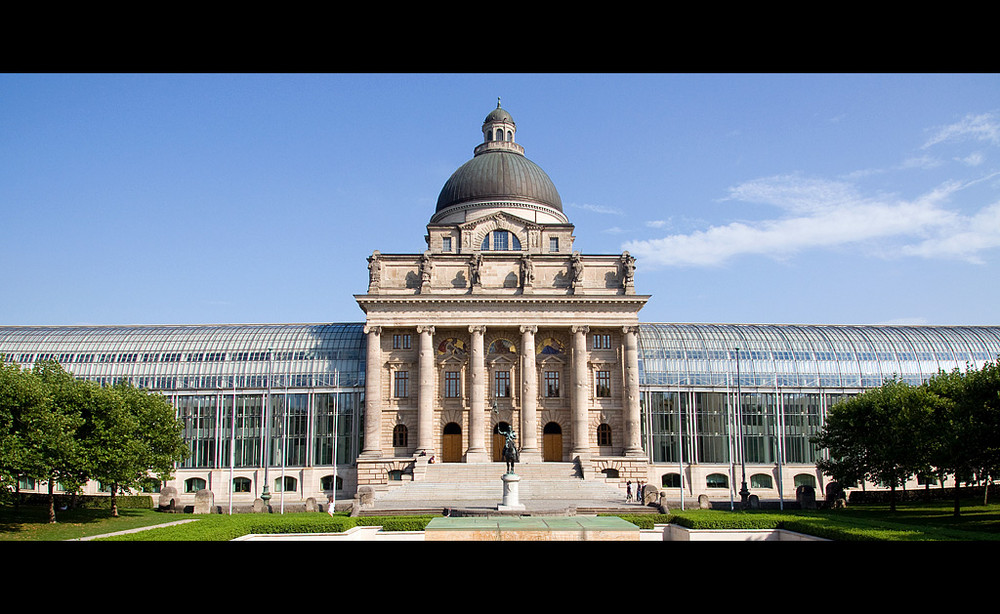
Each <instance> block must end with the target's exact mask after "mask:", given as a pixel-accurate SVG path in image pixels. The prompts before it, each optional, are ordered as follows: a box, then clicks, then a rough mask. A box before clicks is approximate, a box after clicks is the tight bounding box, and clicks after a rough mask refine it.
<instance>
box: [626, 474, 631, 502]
mask: <svg viewBox="0 0 1000 614" xmlns="http://www.w3.org/2000/svg"><path fill="white" fill-rule="evenodd" d="M631 501H632V480H629V481H628V482H625V503H630V502H631Z"/></svg>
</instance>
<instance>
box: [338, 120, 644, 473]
mask: <svg viewBox="0 0 1000 614" xmlns="http://www.w3.org/2000/svg"><path fill="white" fill-rule="evenodd" d="M498 111H499V113H498V112H496V111H495V112H494V113H491V114H490V116H488V117H487V120H486V122H484V127H483V133H484V135H485V141H484V142H483V143H482V144H480V145H479V146H478V147H477V148H476V150H475V152H476V155H477V156H479V155H486V156H488V155H491V154H496V155H508V156H509V155H516V156H520V155H522V154H521V152H522V151H523V149H522V148H520V146H519V145H516V143H513V136H514V128H513V126H514V124H513V120H511V119H510V116H509V115H508V114H506V112H505V111H502V109H499V107H498ZM501 129H502V130H501ZM501 132H502V133H503V134H504V135H505V140H503V141H494V140H492V139H493V137H494V135H499V134H500V133H501ZM515 160H516V161H517V164H509V163H508V164H507V165H506V166H504V168H506V167H508V166H509V167H513V168H521V167H524V168H526V169H528V171H530V172H531V173H534V174H535V175H538V173H540V172H541V171H540V170H537V171H536V170H535V168H536V167H534V166H533V165H532V164H531V163H530V162H529V161H522V160H520V159H519V158H515ZM518 165H520V166H518ZM479 166H482V167H484V168H492V167H489V166H488V165H486V164H485V163H484V164H480V165H479ZM463 169H466V167H463V168H461V169H459V171H456V175H454V176H453V178H452V180H450V182H449V185H451V184H453V183H454V184H460V185H461V186H462V188H463V190H464V191H462V192H461V198H460V199H459V200H457V201H456V199H455V198H453V191H454V193H459V190H457V188H456V189H454V190H453V189H452V188H449V187H448V185H446V187H445V189H444V190H443V191H442V197H441V198H440V199H439V209H438V211H436V212H435V214H434V215H433V216H432V219H431V222H430V223H429V224H428V225H427V234H426V235H425V239H426V241H427V247H428V248H427V250H426V251H425V252H423V253H421V254H394V253H382V252H380V251H376V252H374V253H373V254H372V255H371V257H370V258H369V259H368V270H369V286H368V291H367V293H366V294H362V295H356V296H355V298H356V300H357V301H358V304H359V306H360V307H361V309H362V310H363V311H364V312H365V314H366V328H365V331H366V334H367V335H368V350H367V352H368V354H367V376H366V377H367V379H366V382H367V383H366V390H365V398H366V402H365V425H364V427H365V445H364V449H363V450H362V453H361V455H360V457H359V459H358V484H359V485H362V484H368V485H379V484H385V483H386V481H387V480H388V479H390V474H391V472H396V473H395V476H394V477H395V478H397V479H399V478H400V477H401V474H405V473H406V472H407V471H410V472H411V474H412V467H413V466H414V464H413V461H414V459H417V458H423V457H431V458H434V459H435V461H436V462H464V463H483V462H495V461H499V460H500V457H499V441H500V439H502V437H501V436H499V435H498V434H497V432H498V430H499V429H506V428H507V427H508V426H513V428H514V429H515V431H516V433H517V436H518V438H519V439H518V442H519V446H520V448H521V462H545V461H578V462H580V463H581V467H582V470H583V472H584V474H585V476H586V475H587V474H588V473H599V472H600V471H602V470H603V469H616V470H618V471H619V472H620V473H621V475H622V476H623V477H625V476H629V477H631V476H633V474H634V476H635V477H639V476H642V477H643V478H644V477H645V468H646V460H645V456H644V454H643V451H642V448H641V442H640V424H639V422H640V414H639V377H638V348H637V333H638V322H639V319H638V318H639V316H638V313H639V310H640V309H641V308H642V306H643V305H644V304H645V303H646V301H647V300H648V299H649V297H648V296H643V295H637V294H636V293H635V288H634V284H633V273H634V270H635V259H634V258H632V257H631V256H630V255H629V254H628V253H627V252H626V253H623V254H614V255H589V254H581V253H579V252H577V251H574V249H573V242H574V239H575V238H574V236H573V225H572V224H570V223H569V221H568V219H566V217H565V215H563V213H562V211H561V203H559V202H558V195H557V194H556V193H555V190H554V187H553V186H551V185H550V184H547V183H546V181H547V177H542V179H536V180H535V181H536V183H537V184H538V185H535V186H534V187H533V188H532V189H526V190H512V191H511V193H504V194H487V193H485V192H487V191H488V189H487V188H486V187H482V189H481V191H482V192H484V193H482V194H480V193H478V192H477V189H479V188H480V186H487V185H489V186H493V185H495V184H497V183H500V184H503V185H508V184H509V185H521V184H524V183H525V182H524V181H520V182H518V181H515V180H514V179H515V178H508V177H501V178H499V179H498V178H497V177H494V176H492V175H490V176H487V177H485V178H483V177H482V176H480V175H473V176H472V177H466V176H459V174H460V173H463V172H465V173H467V174H469V173H472V172H473V171H468V170H463ZM475 172H476V173H482V171H480V170H476V171H475ZM477 182H478V183H477ZM489 189H493V188H492V187H490V188H489ZM533 190H534V191H533ZM446 192H447V196H448V197H449V198H451V200H446V199H445V193H446ZM535 195H540V196H538V197H537V198H536V196H535ZM596 459H601V460H600V461H599V462H596V464H595V460H596ZM605 459H606V460H605ZM611 459H614V460H613V461H612V460H611Z"/></svg>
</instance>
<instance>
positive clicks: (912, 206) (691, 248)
mask: <svg viewBox="0 0 1000 614" xmlns="http://www.w3.org/2000/svg"><path fill="white" fill-rule="evenodd" d="M963 187H965V185H963V184H960V183H958V182H948V183H944V184H941V185H940V186H938V187H936V188H935V189H933V190H931V191H930V192H928V193H926V194H924V195H922V196H920V197H919V198H916V199H913V200H901V199H894V198H891V197H878V198H875V197H865V196H862V195H860V194H859V193H858V192H857V190H856V189H855V187H854V186H853V185H851V184H848V183H845V182H838V181H830V180H823V179H819V180H815V179H805V178H802V177H799V176H793V175H789V176H780V177H772V178H765V179H758V180H755V181H750V182H747V183H744V184H742V185H739V186H736V187H734V188H733V189H731V190H730V197H731V198H733V199H736V200H740V201H747V202H756V203H763V204H768V205H772V206H775V207H778V208H780V209H782V210H783V211H784V212H785V214H786V215H785V216H784V217H778V218H775V219H768V220H763V221H755V222H746V221H742V222H732V223H729V224H724V225H717V226H712V227H709V228H708V229H706V230H699V231H696V232H692V233H689V234H674V235H670V236H667V237H664V238H661V239H652V240H648V241H629V242H626V243H625V244H624V245H623V246H622V249H625V250H628V251H629V252H631V253H632V254H633V255H635V256H636V257H637V258H640V259H641V261H642V262H643V263H644V264H645V265H647V266H650V267H653V268H655V267H662V266H715V265H721V264H724V263H725V262H727V261H729V260H731V259H732V258H735V257H738V256H741V255H762V256H768V257H774V258H783V257H787V256H789V255H791V254H794V253H797V252H801V251H804V250H810V249H824V248H835V247H840V246H845V245H870V246H871V247H872V251H875V250H876V249H877V250H878V251H880V252H882V253H883V254H888V255H897V256H898V255H909V256H922V257H951V258H962V259H965V260H969V261H976V257H977V254H978V253H979V252H980V251H982V250H984V249H991V248H993V247H997V246H1000V207H998V206H996V205H995V206H992V207H987V208H986V209H983V210H982V211H981V212H980V213H979V214H976V215H975V216H972V217H965V216H962V215H960V214H958V213H956V212H954V211H952V210H949V209H947V208H946V207H945V206H944V205H945V204H946V203H947V202H948V200H949V198H950V197H951V195H953V194H954V193H955V192H956V191H958V190H960V189H962V188H963ZM912 241H917V243H910V242H912ZM900 243H902V245H900Z"/></svg>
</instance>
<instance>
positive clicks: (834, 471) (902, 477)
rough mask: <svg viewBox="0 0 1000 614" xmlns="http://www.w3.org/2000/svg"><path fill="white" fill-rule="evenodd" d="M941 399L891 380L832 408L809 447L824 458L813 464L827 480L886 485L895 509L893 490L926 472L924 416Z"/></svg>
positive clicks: (928, 433) (927, 437)
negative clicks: (825, 455) (824, 452)
mask: <svg viewBox="0 0 1000 614" xmlns="http://www.w3.org/2000/svg"><path fill="white" fill-rule="evenodd" d="M939 403H941V399H940V398H938V397H937V396H936V395H934V394H932V393H931V392H930V391H929V390H927V389H925V388H923V387H915V386H911V385H909V384H907V383H906V382H903V381H900V380H897V379H891V380H889V381H887V382H885V383H884V384H883V385H882V386H881V387H879V388H873V389H871V390H867V391H865V392H863V393H862V394H860V395H858V396H856V397H852V398H850V399H848V400H846V401H842V402H840V403H838V404H836V405H834V406H833V407H832V408H831V409H830V412H829V414H828V415H827V419H826V422H825V424H824V425H823V428H822V429H821V430H820V432H819V434H818V435H817V436H816V437H814V438H812V441H813V443H814V444H816V445H817V446H819V447H821V448H826V449H827V450H828V452H829V458H828V459H824V460H820V461H819V462H817V466H818V467H819V468H820V469H821V470H822V471H824V472H825V473H827V474H828V475H830V476H831V477H833V479H835V480H837V481H839V482H842V483H845V484H852V483H855V482H857V481H860V480H862V479H868V480H869V481H871V482H875V483H879V484H883V485H886V486H888V487H889V490H890V497H889V509H890V510H892V511H895V510H896V489H897V488H898V487H900V486H902V485H903V484H904V483H905V482H906V480H907V479H908V478H910V477H911V476H913V475H914V474H917V473H920V472H926V471H928V470H929V468H930V460H929V459H930V456H929V446H930V444H929V441H930V439H931V435H932V432H931V428H930V427H931V422H930V416H931V412H932V409H933V408H934V407H935V406H936V405H937V404H939Z"/></svg>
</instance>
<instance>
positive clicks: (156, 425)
mask: <svg viewBox="0 0 1000 614" xmlns="http://www.w3.org/2000/svg"><path fill="white" fill-rule="evenodd" d="M186 452H187V449H186V446H185V445H184V439H183V437H182V430H181V424H180V422H179V421H178V420H177V419H176V417H175V415H174V409H173V407H171V405H170V404H169V403H168V402H167V401H166V400H165V399H164V398H163V397H162V396H160V395H158V394H153V393H149V392H146V391H143V390H139V389H137V388H134V387H132V386H130V385H128V384H120V385H118V386H115V387H104V386H100V385H98V384H96V383H94V382H88V381H83V380H77V379H75V378H74V377H73V376H72V374H70V373H67V372H66V371H64V370H63V369H62V367H60V366H59V364H58V363H55V362H39V363H37V364H36V365H35V366H34V368H33V369H31V370H28V369H24V370H22V369H21V368H20V367H18V366H17V365H13V364H12V365H6V364H3V363H2V362H0V480H2V485H3V486H4V490H5V491H6V492H9V491H10V490H11V489H12V488H13V489H14V490H16V488H17V483H18V482H17V480H18V479H19V478H21V477H30V478H33V479H35V480H38V481H47V482H48V485H49V521H50V522H55V493H54V490H55V485H56V483H60V484H61V485H62V486H63V487H64V488H65V489H66V490H69V491H73V492H76V491H78V490H79V489H80V487H81V486H83V484H85V483H86V482H87V481H88V480H91V479H96V480H99V481H101V482H102V483H104V484H106V485H108V486H110V487H111V503H112V506H111V507H112V515H113V516H117V515H118V506H117V493H118V492H121V491H125V490H130V489H133V488H136V489H137V488H139V487H141V486H142V484H143V483H144V482H145V481H146V480H147V479H148V478H149V477H151V476H155V477H158V478H159V479H161V480H166V479H169V476H170V474H171V473H172V471H173V468H174V463H175V462H177V461H179V460H181V459H183V458H184V455H185V454H186Z"/></svg>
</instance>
